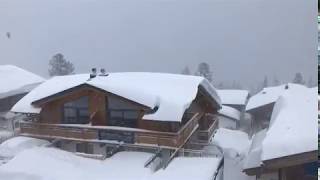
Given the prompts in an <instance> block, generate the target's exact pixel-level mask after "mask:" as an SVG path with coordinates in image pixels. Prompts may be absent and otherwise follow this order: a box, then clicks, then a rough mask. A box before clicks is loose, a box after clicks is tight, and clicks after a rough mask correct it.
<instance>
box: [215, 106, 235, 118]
mask: <svg viewBox="0 0 320 180" xmlns="http://www.w3.org/2000/svg"><path fill="white" fill-rule="evenodd" d="M219 114H221V115H224V116H227V117H230V118H232V119H235V120H240V111H238V110H237V109H235V108H232V107H229V106H224V105H223V106H222V108H221V109H220V110H219Z"/></svg>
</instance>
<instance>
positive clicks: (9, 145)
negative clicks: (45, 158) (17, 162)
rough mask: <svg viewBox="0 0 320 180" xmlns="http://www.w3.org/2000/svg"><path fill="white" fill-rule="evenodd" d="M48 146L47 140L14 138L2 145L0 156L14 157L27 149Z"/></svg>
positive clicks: (0, 146) (0, 145)
mask: <svg viewBox="0 0 320 180" xmlns="http://www.w3.org/2000/svg"><path fill="white" fill-rule="evenodd" d="M48 144H49V142H48V141H45V140H40V139H35V138H29V137H22V136H18V137H13V138H11V139H8V140H6V141H4V142H3V143H2V144H0V156H2V157H13V156H15V155H17V154H18V153H20V152H22V151H24V150H26V149H31V148H34V147H38V146H45V145H48Z"/></svg>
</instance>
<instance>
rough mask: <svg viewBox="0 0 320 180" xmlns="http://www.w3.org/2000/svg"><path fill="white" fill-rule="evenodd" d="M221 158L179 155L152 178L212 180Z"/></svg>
mask: <svg viewBox="0 0 320 180" xmlns="http://www.w3.org/2000/svg"><path fill="white" fill-rule="evenodd" d="M220 161H221V159H220V158H201V157H200V158H199V157H177V158H175V159H174V160H173V161H172V162H171V163H170V164H169V166H168V167H167V168H166V169H165V170H159V171H158V172H156V173H155V174H154V175H153V176H152V178H150V180H179V179H183V180H212V179H213V176H214V173H215V171H216V170H217V169H218V166H219V163H220Z"/></svg>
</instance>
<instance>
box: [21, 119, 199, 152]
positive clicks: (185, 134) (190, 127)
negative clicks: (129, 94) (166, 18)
mask: <svg viewBox="0 0 320 180" xmlns="http://www.w3.org/2000/svg"><path fill="white" fill-rule="evenodd" d="M201 117H202V114H195V115H194V116H193V117H192V118H191V119H190V120H189V121H188V122H187V123H186V124H185V125H184V126H183V127H182V128H181V129H180V130H179V131H178V132H176V133H171V132H160V131H149V130H143V129H135V128H124V127H115V126H91V125H78V124H77V125H75V124H44V123H38V122H21V123H20V134H21V135H23V136H30V137H37V138H46V139H63V140H75V141H87V142H106V143H122V144H134V145H146V146H157V147H158V146H160V147H166V148H178V147H180V146H182V145H183V144H184V143H186V141H187V140H188V139H189V138H190V136H191V135H192V134H193V133H194V132H195V131H196V130H197V128H198V127H199V125H198V122H199V120H200V119H201Z"/></svg>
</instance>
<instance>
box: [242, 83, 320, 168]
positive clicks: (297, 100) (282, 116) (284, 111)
mask: <svg viewBox="0 0 320 180" xmlns="http://www.w3.org/2000/svg"><path fill="white" fill-rule="evenodd" d="M316 106H317V93H316V90H315V89H312V88H307V87H305V86H302V85H295V86H291V87H290V88H289V89H288V90H287V91H285V92H283V93H282V95H281V96H280V97H279V98H278V100H277V101H276V103H275V106H274V109H273V112H272V117H271V122H270V126H269V128H268V130H267V131H261V132H260V133H258V134H257V135H256V138H257V139H256V138H253V143H252V147H251V150H250V152H249V155H248V157H247V162H246V164H245V168H254V166H260V165H261V164H262V163H264V162H266V161H272V160H275V159H279V158H280V159H281V158H284V157H286V158H288V157H293V156H297V155H300V154H303V153H309V152H314V151H317V149H318V141H317V139H318V137H317V136H316V134H317V121H316V119H317V113H316V111H317V110H316ZM255 139H256V140H255Z"/></svg>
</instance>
